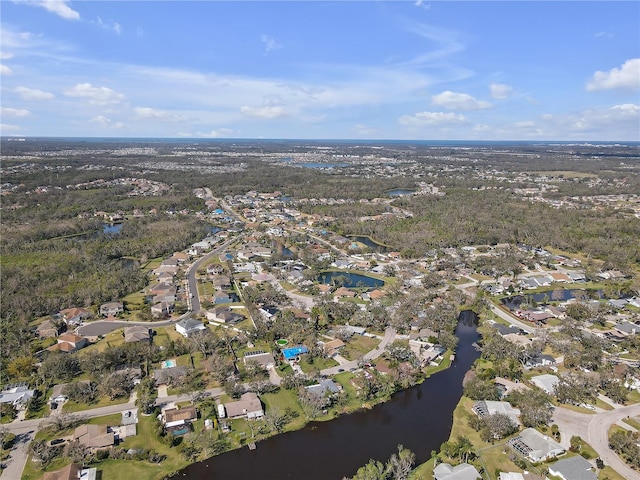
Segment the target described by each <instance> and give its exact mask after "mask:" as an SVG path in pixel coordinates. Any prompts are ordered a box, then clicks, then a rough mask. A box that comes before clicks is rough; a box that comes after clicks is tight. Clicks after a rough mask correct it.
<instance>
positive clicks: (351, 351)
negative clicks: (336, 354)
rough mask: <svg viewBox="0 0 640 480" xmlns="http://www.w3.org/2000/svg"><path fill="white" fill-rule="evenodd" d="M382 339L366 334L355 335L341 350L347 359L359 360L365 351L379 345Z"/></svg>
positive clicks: (341, 353)
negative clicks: (366, 335)
mask: <svg viewBox="0 0 640 480" xmlns="http://www.w3.org/2000/svg"><path fill="white" fill-rule="evenodd" d="M379 343H380V340H378V339H377V338H371V337H365V336H364V335H354V336H353V337H351V339H350V340H349V341H348V342H346V345H345V346H344V347H343V348H342V350H340V355H342V356H343V357H344V358H346V359H347V360H357V359H358V358H360V357H361V356H363V355H364V354H365V353H367V352H370V351H371V350H373V349H374V348H376V347H377V346H378V344H379Z"/></svg>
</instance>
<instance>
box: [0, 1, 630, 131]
mask: <svg viewBox="0 0 640 480" xmlns="http://www.w3.org/2000/svg"><path fill="white" fill-rule="evenodd" d="M0 8H1V13H2V16H1V22H2V23H1V28H2V31H1V34H2V38H1V43H0V46H1V57H0V62H1V66H0V71H1V74H2V83H1V94H2V96H1V106H2V112H1V113H2V120H1V122H2V130H1V133H2V135H20V136H74V137H83V136H89V137H96V136H104V137H219V138H308V139H319V138H325V139H332V138H335V139H421V140H464V139H469V140H473V139H480V140H612V141H615V140H634V141H638V140H640V37H639V32H640V2H637V1H623V2H611V1H586V2H578V1H569V2H557V1H553V2H540V1H536V2H524V1H517V0H514V1H497V2H483V1H473V2H461V1H432V2H429V1H427V0H417V1H415V0H413V1H399V0H396V1H387V2H385V1H368V0H363V1H351V2H342V1H257V2H248V1H227V2H223V1H193V2H189V1H179V2H178V1H160V0H158V1H152V2H143V1H137V0H129V1H111V2H102V1H73V2H72V1H60V0H15V1H11V0H2V2H1V4H0Z"/></svg>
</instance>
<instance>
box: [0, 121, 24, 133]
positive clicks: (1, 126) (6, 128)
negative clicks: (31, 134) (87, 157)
mask: <svg viewBox="0 0 640 480" xmlns="http://www.w3.org/2000/svg"><path fill="white" fill-rule="evenodd" d="M19 130H22V127H19V126H18V125H9V124H8V123H0V134H1V135H4V132H17V131H19Z"/></svg>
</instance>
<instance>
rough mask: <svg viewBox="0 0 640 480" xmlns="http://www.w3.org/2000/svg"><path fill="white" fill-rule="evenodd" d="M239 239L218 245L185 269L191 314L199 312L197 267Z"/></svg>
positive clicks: (235, 238) (232, 239)
mask: <svg viewBox="0 0 640 480" xmlns="http://www.w3.org/2000/svg"><path fill="white" fill-rule="evenodd" d="M238 238H239V237H234V238H231V239H229V240H227V241H226V242H224V243H222V244H221V245H218V246H217V247H216V248H214V249H213V250H211V251H210V252H209V253H207V254H206V255H204V256H202V257H200V258H199V259H198V260H196V261H195V262H193V263H192V264H191V266H189V268H188V269H187V278H188V280H189V293H190V294H191V295H193V296H192V297H191V309H190V310H191V313H195V314H198V313H199V312H200V295H198V282H197V279H196V273H197V272H198V267H199V266H200V265H201V264H202V263H203V262H204V261H206V260H207V259H209V258H211V257H213V256H214V255H217V254H219V253H220V252H222V251H223V250H224V249H225V248H227V247H228V246H229V245H231V244H232V243H233V242H235V241H236V240H237V239H238Z"/></svg>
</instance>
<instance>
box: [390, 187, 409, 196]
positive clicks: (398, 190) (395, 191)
mask: <svg viewBox="0 0 640 480" xmlns="http://www.w3.org/2000/svg"><path fill="white" fill-rule="evenodd" d="M413 193H415V190H409V189H406V188H394V189H393V190H389V191H388V192H387V195H389V196H390V197H404V196H405V195H411V194H413Z"/></svg>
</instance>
